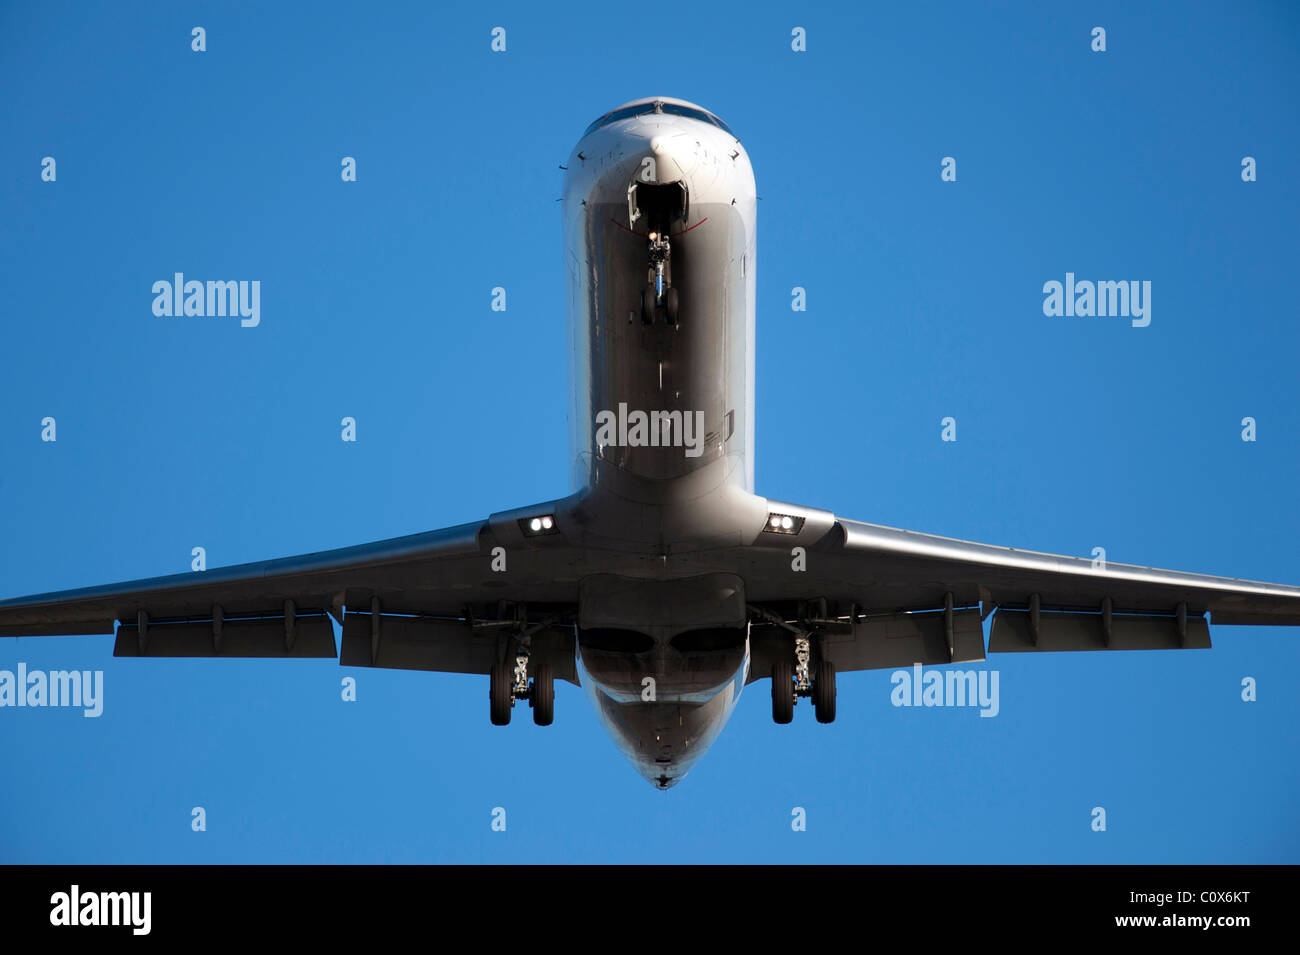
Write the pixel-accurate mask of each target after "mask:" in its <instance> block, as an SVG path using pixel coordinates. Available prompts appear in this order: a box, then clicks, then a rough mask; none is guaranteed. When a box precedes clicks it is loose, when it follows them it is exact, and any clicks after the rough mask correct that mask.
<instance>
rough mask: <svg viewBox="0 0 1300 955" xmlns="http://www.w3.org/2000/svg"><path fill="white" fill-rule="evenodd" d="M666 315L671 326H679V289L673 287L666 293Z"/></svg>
mask: <svg viewBox="0 0 1300 955" xmlns="http://www.w3.org/2000/svg"><path fill="white" fill-rule="evenodd" d="M664 314H665V315H666V316H667V317H668V324H669V325H676V324H677V289H676V288H675V287H674V286H671V285H670V286H668V288H667V290H666V291H665V292H664Z"/></svg>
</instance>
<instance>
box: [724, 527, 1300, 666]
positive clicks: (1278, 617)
mask: <svg viewBox="0 0 1300 955" xmlns="http://www.w3.org/2000/svg"><path fill="white" fill-rule="evenodd" d="M770 507H771V510H772V511H773V512H774V513H788V514H790V515H793V516H794V519H796V520H799V526H800V528H801V530H800V532H799V533H798V534H797V535H795V536H782V535H781V534H775V533H772V534H769V533H764V534H760V535H759V540H758V541H757V542H756V546H754V547H750V548H748V550H749V551H750V553H751V558H750V560H749V561H748V564H749V566H748V568H747V570H746V571H745V572H744V573H745V576H746V582H747V595H748V599H749V600H750V602H751V603H752V604H754V605H756V606H757V607H758V609H759V615H760V616H759V618H758V619H757V620H756V621H755V629H756V631H757V636H756V637H755V638H754V639H753V640H752V643H753V645H754V657H755V658H754V662H753V665H752V666H751V674H752V677H751V678H752V679H759V678H762V677H764V676H767V675H768V674H769V672H770V671H769V669H768V668H767V665H766V658H767V656H768V655H770V654H773V655H775V656H772V659H778V658H780V657H781V656H782V655H788V653H789V650H788V646H787V644H788V636H789V633H790V632H792V631H802V632H804V633H808V632H811V633H814V634H817V635H818V636H819V639H820V640H821V647H822V654H823V656H824V657H825V658H827V659H829V660H830V661H831V662H833V663H834V664H835V665H836V668H837V669H838V670H861V669H875V668H893V667H899V666H909V665H911V664H913V663H917V662H920V663H926V664H941V663H951V662H969V661H978V660H983V659H985V649H984V638H983V627H982V621H983V620H984V619H986V618H987V617H988V616H989V615H990V614H993V622H992V629H991V632H990V634H989V641H988V652H989V653H1007V652H1034V651H1061V650H1159V649H1192V648H1208V647H1209V646H1210V632H1209V625H1210V623H1214V624H1227V625H1243V624H1244V625H1275V626H1300V587H1294V586H1287V585H1283V584H1270V583H1259V582H1255V581H1248V580H1237V579H1234V578H1229V577H1212V576H1206V575H1202V574H1189V573H1180V572H1177V571H1171V570H1158V569H1155V568H1151V567H1139V566H1134V565H1129V564H1116V563H1104V564H1094V562H1093V561H1092V560H1090V559H1088V558H1081V557H1066V556H1061V555H1056V554H1044V553H1038V552H1035V551H1026V550H1018V549H1016V548H1011V547H996V546H992V545H989V544H979V543H975V542H972V541H964V540H955V539H953V538H948V537H937V536H934V535H930V534H920V533H916V532H914V531H907V530H900V529H898V528H893V527H883V526H881V525H877V524H866V523H862V522H859V521H849V520H841V519H837V518H835V517H834V516H833V515H830V514H828V513H826V512H824V511H815V510H811V509H807V508H800V507H796V506H794V505H784V504H779V503H777V502H770ZM800 540H806V541H807V546H806V548H805V549H804V555H803V557H802V561H803V567H802V569H800V570H795V569H793V568H792V566H791V565H792V563H794V560H798V559H799V558H798V557H797V556H796V557H795V558H793V559H792V554H793V553H794V551H793V548H792V546H791V544H792V543H794V542H798V541H800Z"/></svg>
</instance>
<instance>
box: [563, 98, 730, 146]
mask: <svg viewBox="0 0 1300 955" xmlns="http://www.w3.org/2000/svg"><path fill="white" fill-rule="evenodd" d="M650 113H667V114H668V115H669V116H685V117H686V118H688V119H698V120H699V121H700V122H702V123H708V124H709V125H710V126H717V127H718V128H719V129H721V130H722V131H723V132H725V133H726V134H727V135H728V136H731V137H733V138H735V136H736V134H735V133H733V132H732V131H731V127H730V126H728V125H727V124H726V123H724V122H723V121H722V120H720V119H718V117H716V116H714V115H713V114H712V113H706V112H705V111H704V110H702V109H696V108H695V107H694V106H682V105H680V104H678V103H663V102H650V103H638V104H636V105H635V106H624V107H623V108H622V109H616V110H612V111H611V112H608V113H606V114H605V115H604V116H602V117H600V119H598V120H596V121H595V122H594V123H592V124H591V125H590V126H588V127H587V130H586V132H584V133H583V134H582V135H583V138H584V139H585V138H586V137H587V136H589V135H591V134H592V133H594V132H595V131H596V130H598V129H600V128H601V127H602V126H608V125H609V124H610V123H617V122H618V121H619V120H620V119H630V118H631V117H633V116H645V115H647V114H650Z"/></svg>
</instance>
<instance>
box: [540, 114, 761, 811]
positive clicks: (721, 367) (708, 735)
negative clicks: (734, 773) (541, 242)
mask: <svg viewBox="0 0 1300 955" xmlns="http://www.w3.org/2000/svg"><path fill="white" fill-rule="evenodd" d="M655 104H658V105H655ZM659 110H662V111H659ZM638 112H639V113H640V115H622V114H635V113H638ZM593 125H594V126H595V127H596V128H592V129H589V130H588V132H587V133H586V134H585V135H584V136H583V137H582V139H580V140H579V141H578V143H577V145H576V146H575V147H574V150H573V153H572V155H571V156H570V157H569V161H568V163H567V174H566V176H565V180H564V195H563V214H564V247H565V270H566V277H567V285H568V293H569V302H568V308H569V331H570V340H569V347H570V356H571V363H572V364H571V368H572V382H571V384H572V391H573V399H574V405H573V411H572V419H571V422H570V426H571V441H572V448H573V457H572V465H573V468H574V474H573V477H574V485H575V488H576V490H577V492H578V493H579V494H580V495H582V496H583V498H584V500H585V501H586V502H587V503H586V504H585V505H584V506H583V507H582V508H581V513H582V515H583V521H584V522H585V523H584V526H583V527H582V528H581V533H583V534H584V535H585V538H586V540H587V541H588V542H589V543H592V544H596V545H598V546H607V547H611V548H617V549H620V550H625V551H634V552H642V553H646V554H648V555H651V559H650V560H649V561H647V562H646V563H645V569H644V570H642V571H638V572H637V576H638V577H645V578H647V579H645V580H636V579H632V580H626V579H621V578H611V579H600V580H595V579H593V580H590V581H586V582H584V591H583V593H584V597H583V605H582V611H581V613H582V616H583V618H584V620H586V621H587V623H586V624H585V626H587V627H588V629H586V630H582V629H580V631H579V641H578V647H579V651H578V666H579V670H580V673H581V679H582V683H583V686H584V688H585V689H586V690H587V691H588V693H589V695H590V697H591V699H592V702H593V705H594V706H595V708H596V711H597V713H598V715H599V716H600V717H601V719H602V721H603V722H604V723H605V724H606V726H607V728H608V729H609V730H610V732H611V734H612V735H613V737H614V739H615V741H616V742H617V743H618V745H619V746H620V748H621V749H622V750H623V751H624V754H625V755H627V756H628V758H629V759H631V760H632V762H633V764H634V765H636V766H637V768H638V770H639V771H640V772H642V774H643V775H645V776H646V777H647V778H648V779H650V780H651V781H652V782H655V783H656V785H658V786H660V787H661V788H667V787H669V786H671V785H673V784H674V783H676V782H677V781H679V780H680V779H681V778H682V776H683V775H685V773H686V771H687V770H688V769H689V768H690V766H691V765H692V764H694V762H695V761H696V760H697V759H698V758H699V757H700V756H701V755H703V753H704V751H705V750H706V749H707V748H708V745H709V744H710V743H711V742H712V741H713V739H714V738H715V737H716V736H717V734H718V733H719V732H720V731H721V729H722V726H723V725H724V724H725V722H726V719H727V717H728V716H729V715H730V713H731V711H732V709H733V708H734V706H735V704H736V701H737V699H738V698H739V695H740V690H741V687H743V685H744V683H745V679H746V677H747V674H748V661H749V652H748V646H749V645H748V639H747V633H748V631H747V621H746V611H745V602H744V585H743V581H741V580H740V579H739V578H738V577H735V576H733V575H727V574H725V573H724V574H721V575H718V576H716V577H712V578H707V579H705V578H699V577H696V578H694V579H692V580H684V579H673V571H672V570H671V559H672V557H673V555H675V554H678V553H682V552H685V551H688V550H692V549H695V550H699V549H702V548H707V547H708V546H709V544H710V542H716V543H728V544H738V543H741V542H742V541H744V540H746V539H750V540H752V538H753V536H754V534H755V533H757V531H758V530H759V529H760V528H761V523H762V521H763V519H764V517H765V511H764V510H763V507H762V503H761V501H760V499H758V498H755V497H754V496H753V486H754V457H753V449H754V414H753V409H754V290H755V283H754V271H755V270H754V258H755V252H756V249H755V213H756V205H757V196H756V193H755V188H754V175H753V171H752V169H751V167H750V164H749V157H748V156H747V155H746V154H745V150H744V148H743V147H742V146H741V145H740V143H739V141H738V140H737V139H736V138H735V137H734V136H733V135H731V133H730V132H729V131H727V130H726V129H725V128H723V127H722V126H721V124H720V121H718V120H717V119H716V118H714V117H712V115H711V114H707V113H706V112H705V111H703V110H701V109H700V108H699V107H695V106H694V105H693V104H689V103H685V102H683V101H680V100H671V99H667V98H659V99H657V100H642V101H637V102H636V103H633V104H628V105H627V106H625V107H620V108H619V109H618V110H615V111H613V114H611V116H607V117H605V122H604V124H603V125H602V124H599V123H598V124H593ZM651 233H655V234H657V235H660V236H662V235H663V234H665V233H666V234H667V236H668V239H669V243H670V245H671V253H670V257H669V263H668V267H667V268H666V269H665V270H664V273H663V274H664V278H663V283H662V285H663V286H666V287H670V288H671V289H673V290H674V291H673V292H671V293H669V292H667V291H666V289H664V288H662V287H661V286H657V285H656V279H655V268H654V265H653V262H654V258H653V254H652V250H651V245H652V239H651ZM647 290H648V291H647ZM647 294H649V295H650V296H652V298H651V301H652V302H654V301H659V300H666V298H664V296H666V295H668V294H673V295H675V296H676V299H677V302H678V303H679V308H678V312H677V314H676V315H675V316H673V317H674V318H676V321H675V322H674V321H672V320H671V319H670V318H669V317H668V313H667V312H666V311H665V310H664V309H657V310H654V311H653V313H652V314H647V310H646V305H645V301H646V299H645V296H646V295H647ZM661 561H662V563H661ZM656 575H658V576H659V577H660V579H659V580H651V579H649V578H652V577H654V576H656ZM620 588H621V589H620ZM655 588H657V589H655ZM624 607H626V608H627V612H626V613H624V612H623V610H622V608H624ZM633 607H642V608H644V607H650V608H652V611H656V610H657V611H662V618H661V617H660V616H659V615H658V614H657V613H656V612H651V613H648V614H647V613H644V612H643V613H642V614H641V615H640V616H638V615H637V614H636V613H635V612H634V611H633V610H632V608H633ZM596 608H599V609H596ZM674 608H675V609H676V611H677V613H673V612H671V611H672V610H674ZM687 608H689V610H688V609H687ZM602 614H603V615H602ZM692 615H694V617H693V619H698V620H701V621H703V620H714V621H718V622H719V625H717V626H713V627H712V628H701V625H699V624H696V625H695V629H689V625H687V624H683V623H679V622H678V621H679V620H685V619H688V618H692ZM597 618H598V619H597ZM647 687H652V689H651V690H649V691H647V689H646V688H647Z"/></svg>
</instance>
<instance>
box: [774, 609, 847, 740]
mask: <svg viewBox="0 0 1300 955" xmlns="http://www.w3.org/2000/svg"><path fill="white" fill-rule="evenodd" d="M760 613H761V614H762V615H764V616H765V617H766V618H767V619H768V620H769V622H772V623H778V624H780V626H783V627H785V628H786V629H787V630H789V631H791V632H792V633H793V636H794V645H793V651H794V652H793V653H792V654H791V657H792V659H786V660H777V661H776V662H775V663H773V664H772V722H774V723H789V722H790V721H791V720H793V719H794V706H795V703H797V702H798V699H799V697H801V696H802V697H811V698H812V701H813V710H814V711H815V713H816V714H817V722H818V723H834V722H835V696H836V692H835V664H834V663H832V662H831V661H830V660H826V659H818V660H816V661H814V660H813V645H812V642H813V634H814V632H816V626H817V624H816V622H813V621H808V622H804V621H802V620H801V622H800V625H799V626H795V625H794V624H792V623H787V622H785V621H783V620H780V619H779V618H777V617H776V616H775V615H773V614H770V613H764V612H762V611H760ZM825 616H826V613H825V609H824V608H822V609H821V612H820V615H819V616H818V617H817V618H816V620H817V621H824V619H825ZM809 628H811V629H809Z"/></svg>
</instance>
